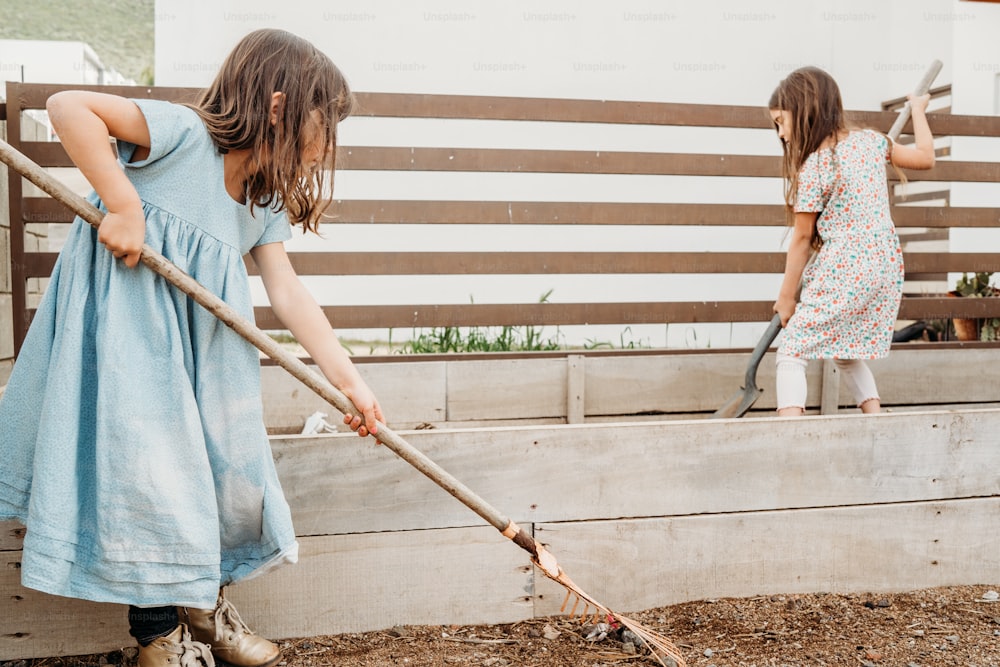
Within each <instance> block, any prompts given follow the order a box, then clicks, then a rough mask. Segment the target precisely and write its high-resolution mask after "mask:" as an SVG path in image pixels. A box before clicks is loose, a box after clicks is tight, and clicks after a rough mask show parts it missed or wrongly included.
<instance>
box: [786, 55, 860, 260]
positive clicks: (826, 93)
mask: <svg viewBox="0 0 1000 667" xmlns="http://www.w3.org/2000/svg"><path fill="white" fill-rule="evenodd" d="M767 107H768V109H771V110H777V111H787V112H788V113H789V115H790V116H791V127H788V128H786V131H787V133H788V135H789V138H788V141H782V144H781V145H782V150H783V157H782V162H781V175H782V176H783V177H784V178H785V209H786V211H788V215H789V220H790V221H793V220H794V218H795V198H796V195H797V192H798V187H799V170H800V169H801V168H802V165H803V164H805V161H806V158H808V157H809V156H810V155H811V154H813V153H815V152H816V151H817V150H819V148H820V146H822V145H823V142H824V141H826V140H827V139H829V138H833V141H834V146H836V142H837V139H838V138H839V136H840V133H841V132H842V131H844V130H846V129H847V125H846V123H845V121H844V104H843V102H842V101H841V97H840V88H838V87H837V82H836V81H834V80H833V77H832V76H830V75H829V74H827V73H826V72H824V71H823V70H821V69H820V68H818V67H802V68H799V69H797V70H795V71H794V72H792V73H791V74H789V75H788V76H787V77H785V78H784V79H783V80H782V81H781V83H779V84H778V87H777V88H775V89H774V92H773V93H772V94H771V99H770V100H769V101H768V103H767ZM775 129H776V130H777V129H778V128H777V124H775ZM819 244H820V240H819V234H818V232H817V231H816V230H815V229H814V230H813V239H812V246H813V248H817V249H818V247H819Z"/></svg>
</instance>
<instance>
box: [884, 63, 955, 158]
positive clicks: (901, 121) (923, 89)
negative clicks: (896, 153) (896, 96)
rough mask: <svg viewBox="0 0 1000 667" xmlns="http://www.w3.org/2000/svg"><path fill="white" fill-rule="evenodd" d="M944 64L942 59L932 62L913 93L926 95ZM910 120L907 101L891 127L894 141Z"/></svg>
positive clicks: (890, 135)
mask: <svg viewBox="0 0 1000 667" xmlns="http://www.w3.org/2000/svg"><path fill="white" fill-rule="evenodd" d="M943 66H944V65H943V64H942V63H941V61H940V60H934V61H933V62H932V63H931V64H930V67H928V68H927V71H926V72H924V76H923V78H922V79H920V82H919V83H917V87H916V88H914V89H913V94H914V95H916V96H920V95H925V94H926V93H927V91H928V90H930V89H931V84H932V83H934V79H936V78H937V75H938V74H939V73H940V72H941V68H942V67H943ZM909 120H910V103H909V102H906V103H905V104H904V105H903V108H902V109H900V110H899V115H898V116H896V122H894V123H893V124H892V127H891V128H889V137H890V138H892V140H893V141H896V140H897V139H899V135H900V134H901V133H902V132H903V126H904V125H906V123H907V121H909Z"/></svg>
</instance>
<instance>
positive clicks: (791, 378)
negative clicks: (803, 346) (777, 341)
mask: <svg viewBox="0 0 1000 667" xmlns="http://www.w3.org/2000/svg"><path fill="white" fill-rule="evenodd" d="M834 363H835V364H837V370H839V371H840V372H841V373H843V374H844V383H845V384H846V385H847V388H848V389H850V390H851V394H853V395H854V401H855V403H857V405H858V406H859V407H860V406H861V405H862V404H863V403H865V402H866V401H870V400H872V399H875V400H879V395H878V389H877V388H876V387H875V376H873V375H872V372H871V370H870V369H869V368H868V364H866V363H865V362H864V361H862V360H861V359H834ZM807 364H808V361H807V360H806V359H801V358H799V357H792V356H789V355H787V354H781V353H778V359H777V367H776V369H775V373H776V375H777V383H776V384H777V389H776V391H775V393H776V395H777V399H778V409H779V410H781V409H782V408H802V409H805V407H806V365H807Z"/></svg>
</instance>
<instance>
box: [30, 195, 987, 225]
mask: <svg viewBox="0 0 1000 667" xmlns="http://www.w3.org/2000/svg"><path fill="white" fill-rule="evenodd" d="M910 201H912V199H911V200H910ZM23 205H24V208H23V210H24V216H23V217H24V221H25V222H34V223H47V222H55V223H59V222H62V223H65V222H71V221H72V220H73V214H72V213H71V212H70V210H69V209H68V208H67V207H65V206H64V205H62V204H60V203H59V202H57V201H56V200H54V199H51V198H49V197H25V198H24V200H23ZM328 213H329V214H330V215H332V216H334V217H335V221H334V222H332V223H328V224H332V225H336V224H342V223H363V224H467V225H692V226H732V227H767V226H784V225H785V224H786V220H785V209H784V207H783V206H782V205H780V204H666V203H624V202H524V201H448V200H385V199H380V200H375V199H339V200H337V201H335V202H334V203H333V204H332V205H331V206H330V208H329V209H328ZM892 219H893V221H894V222H895V223H896V226H897V227H935V228H950V227H995V226H998V225H1000V208H995V207H986V206H982V207H973V206H963V207H950V206H905V205H904V206H893V207H892Z"/></svg>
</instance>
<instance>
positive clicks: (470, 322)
mask: <svg viewBox="0 0 1000 667" xmlns="http://www.w3.org/2000/svg"><path fill="white" fill-rule="evenodd" d="M773 304H774V302H773V301H695V302H650V303H528V304H434V305H391V306H324V307H323V310H324V312H325V313H326V316H327V317H328V318H329V319H330V321H331V322H332V323H333V326H334V327H335V328H342V329H367V328H372V327H387V328H410V327H417V328H421V327H445V326H455V327H466V326H503V325H530V326H546V325H549V326H562V325H570V324H621V325H629V324H667V323H678V322H683V323H697V322H767V321H769V320H770V319H771V317H772V315H773V312H772V311H771V306H772V305H773ZM254 314H255V317H256V318H257V324H258V326H260V327H261V328H262V329H283V328H284V327H283V326H282V325H281V323H280V321H279V320H278V319H277V318H276V317H275V316H274V314H273V313H272V312H271V309H270V308H267V307H258V308H255V309H254ZM952 317H959V318H984V317H1000V299H954V298H946V297H941V298H938V297H907V298H905V299H903V303H902V305H901V306H900V311H899V318H900V319H902V320H918V319H947V318H952Z"/></svg>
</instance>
